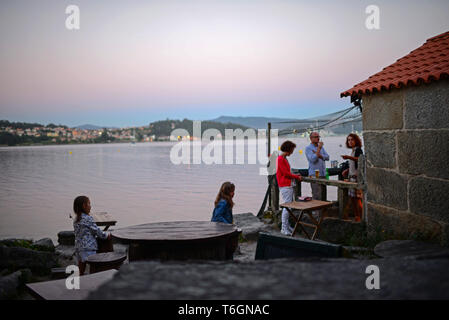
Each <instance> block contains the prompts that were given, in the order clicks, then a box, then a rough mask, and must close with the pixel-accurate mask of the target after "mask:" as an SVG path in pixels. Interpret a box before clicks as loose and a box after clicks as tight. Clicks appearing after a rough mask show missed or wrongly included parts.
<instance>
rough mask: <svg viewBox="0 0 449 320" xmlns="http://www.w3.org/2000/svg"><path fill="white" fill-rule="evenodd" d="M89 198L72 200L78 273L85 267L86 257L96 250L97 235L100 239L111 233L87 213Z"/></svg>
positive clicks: (109, 236) (88, 211)
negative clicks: (103, 229)
mask: <svg viewBox="0 0 449 320" xmlns="http://www.w3.org/2000/svg"><path fill="white" fill-rule="evenodd" d="M90 209H91V206H90V200H89V198H88V197H86V196H79V197H77V198H76V199H75V201H74V202H73V211H74V212H75V214H76V217H75V220H74V221H73V228H74V229H75V255H76V258H77V260H78V268H79V271H80V275H83V274H84V271H85V269H86V260H87V257H89V256H90V255H93V254H95V253H96V252H97V249H98V244H97V239H96V238H97V237H98V238H100V239H110V238H111V234H107V233H106V232H104V231H102V230H101V229H100V228H98V226H97V225H96V223H95V221H94V219H93V218H92V217H91V216H90V215H89V213H90Z"/></svg>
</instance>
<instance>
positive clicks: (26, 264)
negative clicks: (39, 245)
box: [0, 246, 56, 274]
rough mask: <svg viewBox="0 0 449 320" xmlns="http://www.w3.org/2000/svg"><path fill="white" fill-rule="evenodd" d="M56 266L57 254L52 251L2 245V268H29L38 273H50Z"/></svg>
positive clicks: (0, 259)
mask: <svg viewBox="0 0 449 320" xmlns="http://www.w3.org/2000/svg"><path fill="white" fill-rule="evenodd" d="M55 266H56V256H55V254H54V253H52V252H47V251H37V250H32V249H28V248H22V247H7V246H0V269H2V268H7V269H9V270H18V269H24V268H28V269H31V271H32V272H35V273H37V274H49V273H50V272H51V268H52V267H55Z"/></svg>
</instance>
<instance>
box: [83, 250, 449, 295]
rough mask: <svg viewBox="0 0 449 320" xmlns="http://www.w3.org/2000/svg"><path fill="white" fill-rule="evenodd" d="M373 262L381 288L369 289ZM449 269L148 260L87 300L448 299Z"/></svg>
mask: <svg viewBox="0 0 449 320" xmlns="http://www.w3.org/2000/svg"><path fill="white" fill-rule="evenodd" d="M369 265H376V266H378V267H379V270H380V289H379V290H376V289H373V290H368V289H367V288H366V285H365V282H366V280H367V277H368V276H369V274H366V268H367V266H369ZM447 270H449V259H433V260H415V259H407V258H389V259H375V260H353V259H312V260H294V259H277V260H266V261H252V262H236V261H234V262H198V261H196V262H165V263H160V262H157V261H151V262H150V261H148V262H136V263H132V264H129V265H124V266H123V267H122V268H121V269H120V271H119V273H117V274H116V275H115V277H114V278H113V279H112V280H111V281H109V282H108V283H106V284H104V285H102V286H101V287H99V288H98V289H97V290H96V291H95V292H93V293H91V294H90V296H89V297H88V299H199V300H203V299H233V300H235V299H238V300H240V299H256V300H258V299H449V275H448V272H447ZM81 285H82V283H81Z"/></svg>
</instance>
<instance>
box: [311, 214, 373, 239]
mask: <svg viewBox="0 0 449 320" xmlns="http://www.w3.org/2000/svg"><path fill="white" fill-rule="evenodd" d="M364 236H365V227H364V224H363V223H358V222H353V221H346V220H341V219H339V218H324V219H323V221H322V222H321V231H320V233H319V234H318V238H319V239H321V240H324V241H327V242H332V243H344V244H347V243H351V242H354V241H356V240H358V239H361V238H363V237H364Z"/></svg>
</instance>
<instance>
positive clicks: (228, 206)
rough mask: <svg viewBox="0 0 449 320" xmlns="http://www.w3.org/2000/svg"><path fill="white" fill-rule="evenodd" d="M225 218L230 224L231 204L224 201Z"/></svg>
mask: <svg viewBox="0 0 449 320" xmlns="http://www.w3.org/2000/svg"><path fill="white" fill-rule="evenodd" d="M225 220H226V222H227V223H229V224H232V209H231V206H230V205H229V204H228V203H226V217H225Z"/></svg>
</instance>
